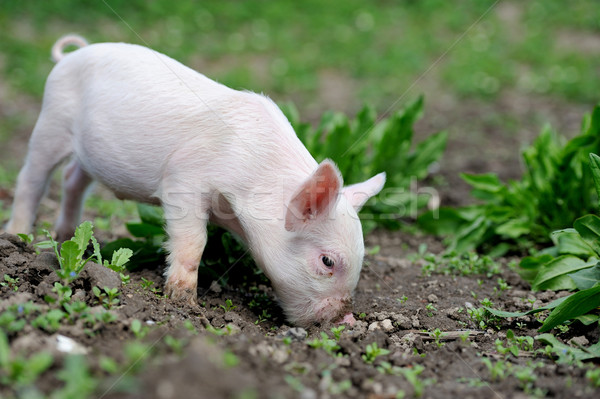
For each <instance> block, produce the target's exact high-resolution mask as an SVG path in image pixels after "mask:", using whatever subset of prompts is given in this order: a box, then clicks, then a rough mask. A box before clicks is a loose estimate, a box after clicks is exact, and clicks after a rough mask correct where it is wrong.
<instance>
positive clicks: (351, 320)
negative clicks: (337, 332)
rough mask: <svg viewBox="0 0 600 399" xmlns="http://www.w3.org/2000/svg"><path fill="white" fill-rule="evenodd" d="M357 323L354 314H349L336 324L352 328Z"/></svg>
mask: <svg viewBox="0 0 600 399" xmlns="http://www.w3.org/2000/svg"><path fill="white" fill-rule="evenodd" d="M354 323H356V319H355V318H354V315H353V314H352V313H347V314H345V315H344V317H342V320H340V321H338V322H337V323H336V324H348V325H349V326H350V327H352V326H353V325H354Z"/></svg>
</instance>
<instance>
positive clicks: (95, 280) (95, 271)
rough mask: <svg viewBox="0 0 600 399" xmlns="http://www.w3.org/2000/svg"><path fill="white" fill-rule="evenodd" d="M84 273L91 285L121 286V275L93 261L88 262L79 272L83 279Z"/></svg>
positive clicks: (101, 286)
mask: <svg viewBox="0 0 600 399" xmlns="http://www.w3.org/2000/svg"><path fill="white" fill-rule="evenodd" d="M86 274H87V278H88V279H89V280H90V284H91V285H92V287H93V286H96V287H100V288H104V287H108V288H119V287H121V277H120V276H119V274H118V273H117V272H115V271H113V270H111V269H109V268H108V267H104V266H101V265H99V264H97V263H94V262H88V263H87V264H86V265H85V268H84V269H83V271H82V272H81V276H82V277H83V278H84V279H85V275H86Z"/></svg>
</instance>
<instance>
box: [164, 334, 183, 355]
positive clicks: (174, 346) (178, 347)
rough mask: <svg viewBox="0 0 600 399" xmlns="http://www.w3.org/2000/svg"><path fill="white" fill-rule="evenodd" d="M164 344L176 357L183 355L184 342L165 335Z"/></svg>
mask: <svg viewBox="0 0 600 399" xmlns="http://www.w3.org/2000/svg"><path fill="white" fill-rule="evenodd" d="M165 344H167V346H168V347H169V348H171V350H172V351H173V352H175V354H176V355H177V356H181V355H183V347H184V346H185V345H186V340H184V339H178V338H175V337H173V336H171V335H167V336H165Z"/></svg>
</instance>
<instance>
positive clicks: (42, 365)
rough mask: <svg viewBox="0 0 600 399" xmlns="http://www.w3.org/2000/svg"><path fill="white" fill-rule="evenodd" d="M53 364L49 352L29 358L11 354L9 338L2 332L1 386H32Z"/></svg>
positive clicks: (0, 342) (0, 347) (0, 332)
mask: <svg viewBox="0 0 600 399" xmlns="http://www.w3.org/2000/svg"><path fill="white" fill-rule="evenodd" d="M53 362H54V359H53V358H52V355H51V354H49V353H47V352H37V353H34V354H32V355H31V356H30V357H28V358H26V357H23V356H20V355H15V354H11V350H10V346H9V343H8V338H7V337H6V335H5V334H4V332H3V331H2V330H0V384H2V385H6V386H9V385H11V386H13V387H15V388H19V387H24V386H28V385H31V384H33V383H34V382H35V381H36V380H37V378H38V377H39V375H40V374H42V373H43V372H44V371H46V370H47V369H48V368H49V367H50V366H52V363H53Z"/></svg>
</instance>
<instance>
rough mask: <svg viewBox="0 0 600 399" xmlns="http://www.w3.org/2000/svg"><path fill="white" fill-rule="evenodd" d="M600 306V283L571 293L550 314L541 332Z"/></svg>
mask: <svg viewBox="0 0 600 399" xmlns="http://www.w3.org/2000/svg"><path fill="white" fill-rule="evenodd" d="M598 306H600V285H597V286H595V287H592V288H589V289H587V290H583V291H579V292H576V293H574V294H571V295H570V296H568V297H567V299H565V300H564V301H563V302H562V303H561V304H560V305H558V306H557V307H556V308H555V309H554V310H553V311H552V312H551V313H550V315H548V317H547V318H546V320H544V324H543V325H542V328H540V332H546V331H550V330H551V329H553V328H554V327H556V326H557V325H559V324H562V323H564V322H565V321H567V320H571V319H573V318H575V317H577V316H581V315H584V314H586V313H588V312H589V311H590V310H592V309H595V308H597V307H598Z"/></svg>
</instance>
